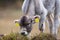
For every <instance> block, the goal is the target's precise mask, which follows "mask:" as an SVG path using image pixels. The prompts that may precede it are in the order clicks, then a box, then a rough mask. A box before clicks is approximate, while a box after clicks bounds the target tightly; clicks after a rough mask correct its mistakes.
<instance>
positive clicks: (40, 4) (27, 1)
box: [19, 0, 60, 36]
mask: <svg viewBox="0 0 60 40" xmlns="http://www.w3.org/2000/svg"><path fill="white" fill-rule="evenodd" d="M22 12H23V13H24V16H23V17H22V18H21V20H19V24H20V27H21V34H22V35H29V33H30V32H31V30H32V24H34V23H35V22H34V20H35V19H36V18H39V25H38V26H39V30H40V31H41V32H44V29H43V28H44V26H43V23H44V22H45V20H46V18H47V19H48V22H49V29H50V33H51V34H53V35H54V36H56V35H57V30H58V26H59V23H60V22H59V16H60V0H24V2H23V5H22ZM51 14H53V15H54V18H53V22H52V21H51V18H50V17H51V16H50V15H51ZM36 15H38V16H36Z"/></svg>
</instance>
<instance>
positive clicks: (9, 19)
mask: <svg viewBox="0 0 60 40" xmlns="http://www.w3.org/2000/svg"><path fill="white" fill-rule="evenodd" d="M22 15H23V14H22V12H21V10H19V9H12V8H4V9H3V8H0V34H9V33H11V32H19V31H20V27H16V26H15V23H14V20H15V19H19V18H20V17H21V16H22ZM46 25H48V24H46ZM39 33H40V31H39V30H38V23H36V24H34V25H33V30H32V32H31V35H32V36H35V35H36V34H37V35H38V34H39ZM45 33H49V29H48V27H47V26H46V29H45ZM59 35H60V27H59V28H58V34H57V36H58V38H60V36H59Z"/></svg>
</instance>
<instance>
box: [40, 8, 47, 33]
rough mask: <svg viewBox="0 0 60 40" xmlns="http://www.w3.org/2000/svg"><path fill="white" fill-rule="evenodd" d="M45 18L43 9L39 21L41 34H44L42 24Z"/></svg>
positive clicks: (45, 12) (45, 13) (45, 11)
mask: <svg viewBox="0 0 60 40" xmlns="http://www.w3.org/2000/svg"><path fill="white" fill-rule="evenodd" d="M46 16H47V10H46V9H44V11H43V12H42V15H41V18H40V21H39V30H40V31H41V32H44V26H43V23H44V22H45V19H46Z"/></svg>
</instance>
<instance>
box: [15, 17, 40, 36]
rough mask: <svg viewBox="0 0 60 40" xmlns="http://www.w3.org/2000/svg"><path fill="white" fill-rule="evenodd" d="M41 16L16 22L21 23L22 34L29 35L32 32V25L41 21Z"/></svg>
mask: <svg viewBox="0 0 60 40" xmlns="http://www.w3.org/2000/svg"><path fill="white" fill-rule="evenodd" d="M38 18H39V16H34V17H33V18H30V17H28V16H23V17H22V18H21V19H20V20H19V21H15V23H17V22H18V23H19V26H20V30H21V32H20V33H21V34H22V35H25V36H26V35H28V34H29V33H30V32H31V30H32V24H33V23H35V22H38V21H39V19H38Z"/></svg>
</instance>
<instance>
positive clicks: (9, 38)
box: [0, 33, 56, 40]
mask: <svg viewBox="0 0 60 40" xmlns="http://www.w3.org/2000/svg"><path fill="white" fill-rule="evenodd" d="M0 40H56V38H55V37H53V36H52V35H50V34H45V33H40V34H39V35H36V36H35V37H33V38H31V39H28V38H27V37H26V36H22V35H20V34H19V33H10V34H9V35H6V36H3V37H1V38H0Z"/></svg>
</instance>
